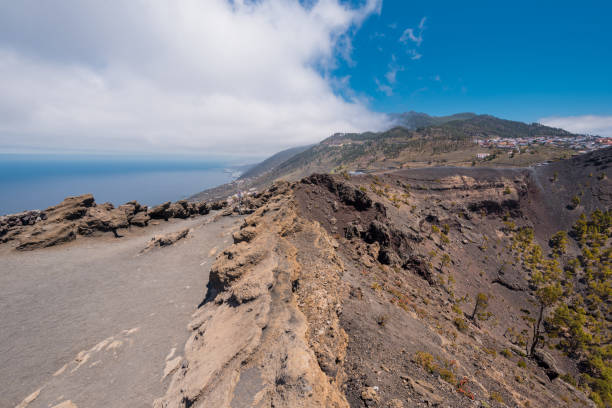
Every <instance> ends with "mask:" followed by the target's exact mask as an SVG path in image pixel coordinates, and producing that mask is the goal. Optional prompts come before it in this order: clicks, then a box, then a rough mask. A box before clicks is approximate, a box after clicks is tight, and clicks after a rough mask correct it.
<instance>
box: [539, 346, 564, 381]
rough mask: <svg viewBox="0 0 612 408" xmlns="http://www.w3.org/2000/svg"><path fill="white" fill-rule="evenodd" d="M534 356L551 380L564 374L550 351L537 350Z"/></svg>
mask: <svg viewBox="0 0 612 408" xmlns="http://www.w3.org/2000/svg"><path fill="white" fill-rule="evenodd" d="M533 357H534V358H535V360H536V362H537V363H538V365H539V366H540V367H542V368H543V369H544V370H545V372H546V375H547V376H548V378H550V379H551V380H554V379H555V378H557V377H559V376H560V375H561V374H563V372H561V370H559V367H558V365H557V362H556V361H555V358H554V357H553V356H552V355H550V353H548V352H547V351H544V350H536V351H535V352H534V353H533Z"/></svg>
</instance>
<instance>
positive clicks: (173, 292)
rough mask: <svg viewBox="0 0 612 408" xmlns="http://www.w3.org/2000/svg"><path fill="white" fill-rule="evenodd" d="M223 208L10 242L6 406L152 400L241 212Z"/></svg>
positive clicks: (2, 373)
mask: <svg viewBox="0 0 612 408" xmlns="http://www.w3.org/2000/svg"><path fill="white" fill-rule="evenodd" d="M213 217H214V215H209V216H207V217H200V218H196V219H190V220H171V221H170V222H167V223H166V222H162V223H161V224H159V225H155V226H151V227H149V228H146V229H134V230H133V231H132V232H130V233H128V234H126V236H125V237H123V238H121V239H114V238H111V237H106V236H105V237H100V238H85V239H79V240H77V241H75V242H73V243H70V244H67V245H65V246H60V247H56V248H47V249H42V250H37V251H33V252H17V251H15V250H12V249H10V248H7V247H6V246H4V248H0V389H1V390H2V392H0V407H2V408H4V407H15V406H17V405H18V404H19V406H20V407H25V406H27V407H53V406H55V405H60V404H63V405H60V406H61V407H73V406H77V407H80V408H83V407H88V408H89V407H128V406H129V407H145V406H146V407H150V406H151V404H152V402H153V400H154V399H155V398H157V397H159V396H161V395H163V394H164V390H165V388H166V387H167V382H168V380H169V377H170V376H168V377H166V379H165V380H164V379H163V378H162V377H163V375H164V370H167V371H170V370H172V368H174V367H175V366H177V365H178V364H180V361H181V358H180V356H181V353H182V350H183V346H184V343H185V341H186V340H187V337H188V334H189V333H188V331H187V328H186V326H187V324H188V323H189V321H190V316H191V314H192V313H193V312H194V310H195V309H196V307H197V305H198V304H199V302H200V301H201V300H202V299H203V297H204V295H205V290H206V283H207V280H208V271H209V269H210V266H211V264H212V261H213V260H214V257H215V254H216V252H217V250H218V249H222V248H224V247H225V246H227V245H229V244H230V242H231V231H232V230H233V228H234V227H237V225H238V222H239V219H237V218H231V217H223V218H220V219H218V220H217V221H213V220H214V218H213ZM184 228H192V231H191V233H190V236H189V237H188V238H186V239H183V240H181V241H179V242H177V243H175V244H174V245H173V246H171V247H164V248H155V249H153V250H151V251H149V252H146V253H141V250H142V249H143V248H144V247H145V246H146V244H147V242H148V241H149V240H150V239H151V237H152V236H153V235H154V234H160V233H164V234H165V233H168V232H173V231H178V230H181V229H184ZM24 399H25V400H24ZM67 401H70V402H71V403H72V404H74V405H70V403H69V402H67Z"/></svg>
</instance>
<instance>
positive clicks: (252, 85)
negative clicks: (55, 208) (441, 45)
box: [0, 0, 386, 154]
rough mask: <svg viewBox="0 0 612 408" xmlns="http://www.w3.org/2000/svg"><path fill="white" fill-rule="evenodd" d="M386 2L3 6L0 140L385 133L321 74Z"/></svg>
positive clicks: (185, 144) (123, 146)
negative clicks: (351, 5) (351, 4)
mask: <svg viewBox="0 0 612 408" xmlns="http://www.w3.org/2000/svg"><path fill="white" fill-rule="evenodd" d="M381 4H382V0H367V1H366V2H365V4H364V5H363V6H361V7H360V8H349V7H348V6H345V5H343V4H341V2H340V1H339V0H319V1H315V2H310V4H309V5H307V6H304V5H302V4H300V2H299V1H298V0H260V1H258V2H252V1H248V0H233V1H229V0H182V1H176V0H157V1H143V0H135V1H131V2H122V1H119V0H113V1H105V2H99V1H94V0H62V1H60V2H46V1H43V0H21V1H19V2H3V3H2V5H0V89H2V92H0V149H3V148H4V149H6V148H9V147H10V148H13V149H14V148H21V149H32V148H54V149H76V150H96V149H98V150H109V151H113V150H116V151H127V150H129V151H147V152H148V151H152V152H154V151H162V152H163V151H168V152H170V151H177V152H178V151H188V152H207V153H233V154H266V153H271V152H274V151H275V150H277V149H279V148H282V147H286V146H292V145H299V144H306V143H312V142H315V141H317V140H320V139H322V138H324V137H326V136H328V135H329V134H332V133H334V132H337V131H363V130H369V129H372V130H375V129H379V128H381V127H383V126H384V125H385V120H386V119H385V117H384V116H383V115H379V114H375V113H373V112H371V111H369V109H368V108H367V106H366V105H365V104H364V102H363V101H362V100H360V99H357V98H355V99H348V100H347V99H345V98H342V97H340V96H338V95H337V94H336V93H335V92H334V83H333V82H334V80H333V78H331V77H330V76H329V75H328V73H329V71H330V70H331V68H333V67H334V66H335V64H336V61H337V58H340V57H341V56H344V58H347V59H350V51H351V37H352V35H353V34H354V33H355V31H356V30H357V29H358V27H359V26H360V25H361V23H362V22H363V21H364V20H365V19H366V18H367V17H368V16H370V15H372V14H373V13H380V7H381ZM348 94H350V92H345V93H344V95H345V96H346V95H348Z"/></svg>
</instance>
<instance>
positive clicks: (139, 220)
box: [130, 211, 151, 227]
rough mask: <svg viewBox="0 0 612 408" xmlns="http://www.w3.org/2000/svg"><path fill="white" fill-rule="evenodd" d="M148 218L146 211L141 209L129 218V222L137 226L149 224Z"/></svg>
mask: <svg viewBox="0 0 612 408" xmlns="http://www.w3.org/2000/svg"><path fill="white" fill-rule="evenodd" d="M150 219H151V217H149V215H148V214H147V213H146V212H144V211H141V212H139V213H136V214H135V215H134V216H133V217H132V218H131V219H130V224H131V225H136V226H137V227H146V226H147V225H148V224H149V220H150Z"/></svg>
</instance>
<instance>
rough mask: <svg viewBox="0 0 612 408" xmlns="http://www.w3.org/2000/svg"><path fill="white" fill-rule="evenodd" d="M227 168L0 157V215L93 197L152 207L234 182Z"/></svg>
mask: <svg viewBox="0 0 612 408" xmlns="http://www.w3.org/2000/svg"><path fill="white" fill-rule="evenodd" d="M228 167H230V166H229V165H228V164H227V163H223V162H220V161H212V160H202V159H199V160H197V159H191V158H171V159H168V158H155V157H148V158H142V157H138V158H128V157H123V158H115V157H99V156H89V157H85V156H80V157H74V156H41V155H0V214H10V213H15V212H19V211H23V210H30V209H45V208H47V207H49V206H52V205H54V204H57V203H59V202H60V201H62V200H63V199H64V198H65V197H67V196H71V195H79V194H85V193H92V194H93V195H94V197H95V199H96V202H97V203H103V202H107V201H108V202H111V203H113V204H115V205H119V204H123V203H125V202H127V201H130V200H138V201H139V202H140V203H142V204H147V205H149V206H151V205H156V204H159V203H162V202H165V201H176V200H179V199H181V198H186V197H188V196H190V195H192V194H195V193H197V192H200V191H202V190H205V189H207V188H210V187H214V186H216V185H219V184H223V183H227V182H229V181H231V180H232V175H231V174H229V173H228V172H226V171H225V169H227V168H228Z"/></svg>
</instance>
